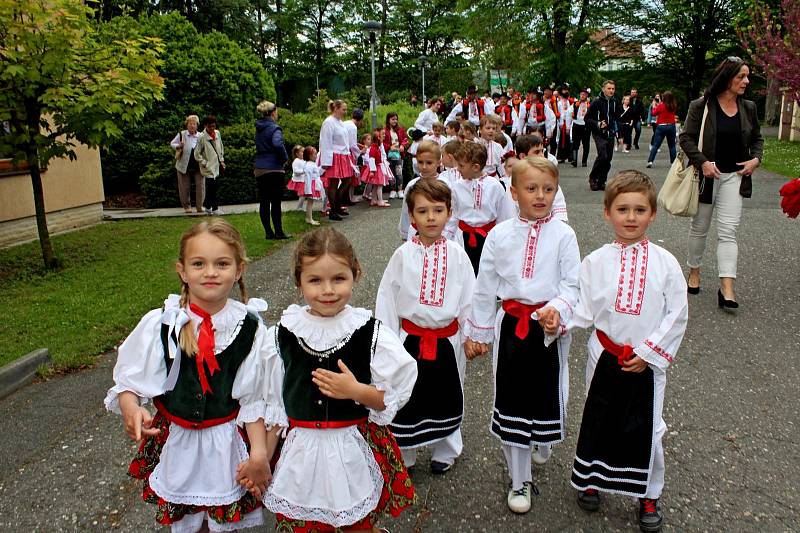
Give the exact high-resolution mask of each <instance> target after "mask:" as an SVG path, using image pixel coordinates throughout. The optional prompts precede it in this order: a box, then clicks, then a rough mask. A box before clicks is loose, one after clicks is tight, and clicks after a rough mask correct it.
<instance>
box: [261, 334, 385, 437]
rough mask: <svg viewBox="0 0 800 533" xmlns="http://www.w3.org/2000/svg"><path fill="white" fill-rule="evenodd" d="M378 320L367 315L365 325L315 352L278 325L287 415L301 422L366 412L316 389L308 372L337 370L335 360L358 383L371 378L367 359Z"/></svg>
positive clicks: (346, 417) (361, 415) (339, 418)
mask: <svg viewBox="0 0 800 533" xmlns="http://www.w3.org/2000/svg"><path fill="white" fill-rule="evenodd" d="M379 328H380V322H378V321H377V320H375V319H374V318H370V319H369V320H368V321H367V323H366V324H364V325H363V326H361V327H360V328H358V329H357V330H355V331H354V332H353V333H352V334H351V335H350V336H349V337H345V338H344V339H342V340H341V341H340V342H338V343H337V344H336V345H335V346H333V347H332V348H329V349H328V350H324V351H317V350H313V349H311V348H310V347H309V346H307V345H306V344H305V343H304V342H303V341H302V340H301V339H298V338H297V337H296V336H295V335H294V334H293V333H291V332H290V331H289V330H288V329H286V328H285V327H283V326H281V325H278V327H277V328H275V329H276V332H275V337H276V339H275V341H276V343H275V344H276V345H277V346H278V351H279V353H280V356H281V359H282V360H283V366H284V368H285V374H284V378H283V403H284V405H285V407H286V414H287V415H288V416H289V418H292V419H294V420H300V421H319V422H329V421H346V420H357V419H359V418H364V417H366V416H367V415H368V414H369V411H368V410H367V408H366V407H364V406H363V405H359V404H357V403H356V402H354V401H353V400H336V399H334V398H329V397H327V396H325V395H324V394H322V393H321V392H320V391H319V387H317V386H316V385H314V383H313V382H312V381H311V372H312V371H314V370H316V369H318V368H324V369H326V370H331V371H333V372H341V370H339V365H338V361H339V360H342V361H344V364H346V365H347V368H349V369H350V371H351V372H352V373H353V375H354V376H355V378H356V380H358V381H359V382H361V383H367V384H369V383H370V382H371V381H372V374H371V372H370V361H371V360H372V355H373V354H374V353H375V345H376V343H377V341H378V329H379Z"/></svg>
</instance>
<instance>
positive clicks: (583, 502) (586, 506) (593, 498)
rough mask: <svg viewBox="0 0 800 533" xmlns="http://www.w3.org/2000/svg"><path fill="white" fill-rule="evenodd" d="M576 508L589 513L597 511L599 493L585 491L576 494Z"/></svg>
mask: <svg viewBox="0 0 800 533" xmlns="http://www.w3.org/2000/svg"><path fill="white" fill-rule="evenodd" d="M578 506H579V507H580V508H581V509H583V510H584V511H588V512H590V513H593V512H595V511H597V510H598V509H600V493H599V492H598V491H597V489H586V490H582V491H580V492H578Z"/></svg>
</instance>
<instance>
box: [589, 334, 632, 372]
mask: <svg viewBox="0 0 800 533" xmlns="http://www.w3.org/2000/svg"><path fill="white" fill-rule="evenodd" d="M595 331H596V332H597V340H599V341H600V345H601V346H602V347H603V349H604V350H605V351H607V352H608V353H610V354H611V355H613V356H615V357H616V358H617V363H619V366H622V364H623V363H624V362H625V361H627V360H628V359H630V358H631V357H633V356H634V351H633V346H631V345H630V344H617V343H616V342H614V341H612V340H611V339H610V338H609V337H608V335H606V334H605V333H604V332H602V331H600V330H599V329H598V330H595Z"/></svg>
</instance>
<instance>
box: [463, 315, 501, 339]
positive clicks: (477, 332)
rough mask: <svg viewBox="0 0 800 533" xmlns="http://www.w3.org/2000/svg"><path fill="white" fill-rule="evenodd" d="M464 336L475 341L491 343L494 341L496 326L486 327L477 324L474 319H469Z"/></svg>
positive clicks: (465, 325)
mask: <svg viewBox="0 0 800 533" xmlns="http://www.w3.org/2000/svg"><path fill="white" fill-rule="evenodd" d="M464 336H465V337H466V338H469V339H472V340H473V341H475V342H482V343H484V344H491V343H492V342H494V326H492V327H489V328H484V327H481V326H477V325H475V324H474V323H473V322H472V320H467V322H466V324H464Z"/></svg>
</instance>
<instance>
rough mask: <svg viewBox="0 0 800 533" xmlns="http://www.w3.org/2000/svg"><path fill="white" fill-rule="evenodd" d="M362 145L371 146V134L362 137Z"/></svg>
mask: <svg viewBox="0 0 800 533" xmlns="http://www.w3.org/2000/svg"><path fill="white" fill-rule="evenodd" d="M364 146H372V136H369V137H364Z"/></svg>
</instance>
